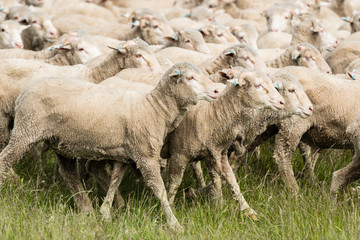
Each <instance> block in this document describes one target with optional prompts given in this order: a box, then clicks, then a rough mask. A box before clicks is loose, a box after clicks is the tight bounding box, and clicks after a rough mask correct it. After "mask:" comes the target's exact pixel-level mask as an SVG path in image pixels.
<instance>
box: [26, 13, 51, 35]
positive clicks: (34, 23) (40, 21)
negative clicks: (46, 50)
mask: <svg viewBox="0 0 360 240" xmlns="http://www.w3.org/2000/svg"><path fill="white" fill-rule="evenodd" d="M51 18H52V17H51V16H50V15H48V14H47V13H44V12H34V13H31V14H30V16H29V22H30V26H31V28H32V29H33V30H34V31H35V32H36V33H37V35H38V36H39V37H40V38H42V39H44V40H45V41H47V42H54V41H55V40H56V38H57V30H56V28H55V27H54V25H53V24H52V20H51Z"/></svg>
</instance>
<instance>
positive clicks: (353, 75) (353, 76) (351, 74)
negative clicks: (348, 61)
mask: <svg viewBox="0 0 360 240" xmlns="http://www.w3.org/2000/svg"><path fill="white" fill-rule="evenodd" d="M347 74H348V75H349V77H350V78H351V79H352V80H356V76H355V74H354V73H351V72H347Z"/></svg>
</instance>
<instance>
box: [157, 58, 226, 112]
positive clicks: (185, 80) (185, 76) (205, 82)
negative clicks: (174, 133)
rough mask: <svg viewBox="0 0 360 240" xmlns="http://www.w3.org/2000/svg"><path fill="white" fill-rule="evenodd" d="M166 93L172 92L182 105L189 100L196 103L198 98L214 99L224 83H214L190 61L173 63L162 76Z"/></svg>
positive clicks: (162, 83)
mask: <svg viewBox="0 0 360 240" xmlns="http://www.w3.org/2000/svg"><path fill="white" fill-rule="evenodd" d="M159 84H161V85H163V86H166V87H164V88H163V89H165V93H164V94H167V93H171V95H173V96H175V99H176V101H177V102H178V103H179V104H181V105H184V106H185V105H187V102H189V101H190V102H192V103H193V104H196V103H197V101H198V100H206V101H213V100H214V99H216V98H217V97H218V96H219V94H220V92H221V91H222V90H223V88H224V85H223V84H221V83H214V82H212V81H210V79H209V78H208V77H207V76H205V75H204V74H203V73H202V72H201V70H200V69H198V68H197V67H196V66H195V65H193V64H191V63H189V62H182V63H177V64H175V65H173V66H172V67H171V68H170V69H169V70H168V71H167V72H166V73H165V74H164V76H163V77H162V78H161V80H160V83H159Z"/></svg>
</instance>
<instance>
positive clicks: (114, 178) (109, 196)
mask: <svg viewBox="0 0 360 240" xmlns="http://www.w3.org/2000/svg"><path fill="white" fill-rule="evenodd" d="M113 165H114V166H113V169H112V172H111V179H110V184H109V188H108V191H107V193H106V197H105V199H104V202H103V204H102V205H101V207H100V212H101V214H102V216H103V218H104V219H110V217H111V215H110V209H111V206H112V203H113V201H114V197H115V192H116V191H117V190H118V188H119V185H120V183H121V180H122V179H123V177H124V174H125V172H126V169H127V168H128V165H126V164H123V163H120V162H117V161H114V162H113Z"/></svg>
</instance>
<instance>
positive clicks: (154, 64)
mask: <svg viewBox="0 0 360 240" xmlns="http://www.w3.org/2000/svg"><path fill="white" fill-rule="evenodd" d="M117 51H118V53H119V54H120V57H121V59H122V60H121V61H124V62H125V67H126V68H145V69H149V70H150V71H153V72H158V73H160V72H162V69H161V66H160V64H159V62H158V61H157V59H156V58H155V56H154V55H153V52H152V51H151V49H150V47H149V45H148V44H147V43H146V42H144V41H143V40H141V39H139V38H136V39H133V40H130V41H127V42H125V43H123V44H122V45H121V46H120V47H118V48H117Z"/></svg>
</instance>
